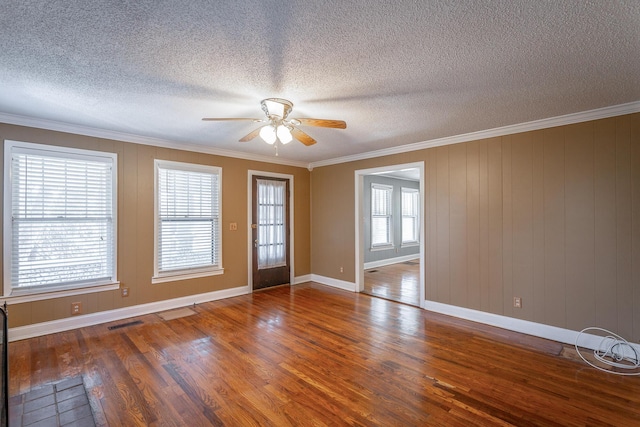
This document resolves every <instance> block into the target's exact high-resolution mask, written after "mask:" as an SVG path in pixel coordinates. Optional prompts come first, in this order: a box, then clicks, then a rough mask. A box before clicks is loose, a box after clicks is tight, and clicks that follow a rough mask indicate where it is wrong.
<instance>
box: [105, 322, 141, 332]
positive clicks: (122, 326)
mask: <svg viewBox="0 0 640 427" xmlns="http://www.w3.org/2000/svg"><path fill="white" fill-rule="evenodd" d="M140 324H142V320H134V321H133V322H127V323H121V324H119V325H113V326H109V327H108V328H107V329H109V330H110V331H112V330H114V329H120V328H126V327H127V326H133V325H140Z"/></svg>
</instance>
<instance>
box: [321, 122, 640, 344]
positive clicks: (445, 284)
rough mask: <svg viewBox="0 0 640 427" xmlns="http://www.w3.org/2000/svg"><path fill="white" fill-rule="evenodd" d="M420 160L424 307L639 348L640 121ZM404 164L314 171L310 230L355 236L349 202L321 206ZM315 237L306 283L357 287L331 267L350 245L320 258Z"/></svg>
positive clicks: (469, 147) (526, 137)
mask: <svg viewBox="0 0 640 427" xmlns="http://www.w3.org/2000/svg"><path fill="white" fill-rule="evenodd" d="M419 160H424V161H425V174H426V181H425V192H426V194H425V204H426V206H425V209H426V215H425V217H426V218H425V223H424V226H425V227H426V228H425V230H426V235H427V242H426V249H425V251H426V253H425V259H424V261H425V262H426V298H427V299H428V300H432V301H437V302H441V303H446V304H452V305H456V306H460V307H466V308H471V309H477V310H482V311H485V312H489V313H496V314H500V315H505V316H510V317H515V318H519V319H525V320H530V321H534V322H538V323H543V324H547V325H552V326H558V327H562V328H568V329H572V330H581V329H582V328H585V327H587V326H599V327H603V328H607V329H611V330H613V331H615V332H617V333H619V334H620V335H622V336H624V337H625V338H627V339H632V340H634V341H636V342H638V341H640V114H631V115H626V116H620V117H614V118H610V119H603V120H597V121H590V122H585V123H579V124H574V125H568V126H561V127H555V128H550V129H545V130H539V131H532V132H525V133H519V134H514V135H508V136H503V137H497V138H493V139H486V140H479V141H473V142H468V143H462V144H455V145H449V146H443V147H438V148H433V149H427V150H422V151H417V152H413V153H412V156H411V161H419ZM405 161H406V153H405V154H403V155H397V156H388V157H385V158H378V159H369V160H364V161H359V162H352V163H346V164H339V165H333V166H327V167H323V168H317V169H315V170H314V171H313V182H312V206H313V211H312V216H313V218H314V219H315V218H316V217H317V216H320V217H322V222H323V224H336V223H345V222H348V223H349V224H353V222H354V219H353V217H354V212H353V203H352V202H351V203H349V204H346V203H345V204H340V206H341V208H342V209H340V210H338V209H332V210H329V209H323V208H322V206H337V205H338V202H339V201H340V200H342V199H349V198H350V197H353V184H352V183H353V179H354V178H353V176H354V173H353V172H354V171H355V170H359V169H367V168H371V167H379V166H386V165H393V164H400V163H403V162H405ZM329 177H344V179H349V180H350V182H347V183H346V184H344V185H343V186H342V187H338V186H337V185H336V183H335V182H333V181H332V178H329ZM328 188H330V189H332V191H326V190H327V189H328ZM336 193H337V194H336ZM351 200H352V199H351ZM318 206H319V207H320V208H317V207H318ZM341 227H342V228H346V227H345V226H344V225H342V226H341ZM319 231H320V230H318V229H317V228H316V227H315V224H314V229H313V232H312V250H313V272H314V273H316V274H319V275H325V276H329V277H334V278H339V279H342V280H351V281H353V280H355V273H354V274H353V275H351V276H349V277H341V276H339V275H337V274H336V273H335V271H337V269H335V267H334V266H335V265H337V264H338V263H339V262H344V259H342V258H341V257H339V258H338V257H336V256H335V255H334V252H335V251H336V250H335V248H336V247H339V248H340V251H341V252H346V253H348V252H352V251H354V238H353V234H348V233H344V232H340V233H336V234H335V235H333V237H334V239H333V241H332V242H331V246H327V245H325V244H318V241H317V234H316V233H317V232H319ZM343 231H346V230H343ZM327 243H328V242H327ZM351 259H353V257H352V258H351ZM350 273H351V271H350ZM514 296H518V297H521V298H522V308H520V309H516V308H514V307H513V297H514Z"/></svg>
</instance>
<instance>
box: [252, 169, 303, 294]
mask: <svg viewBox="0 0 640 427" xmlns="http://www.w3.org/2000/svg"><path fill="white" fill-rule="evenodd" d="M254 175H257V176H266V177H270V178H282V179H286V180H288V181H289V284H292V283H294V284H295V278H296V274H295V256H294V253H295V251H294V249H295V246H294V241H295V239H294V237H295V227H294V225H295V217H294V209H293V207H294V200H295V199H294V197H293V196H294V194H293V193H294V191H293V190H294V187H293V185H294V182H293V181H294V180H293V175H291V174H284V173H277V172H264V171H258V170H253V169H249V170H248V171H247V276H248V277H247V289H248V292H253V240H252V239H253V233H252V231H251V220H252V216H253V215H252V213H253V212H252V210H253V197H252V193H253V187H252V182H253V176H254Z"/></svg>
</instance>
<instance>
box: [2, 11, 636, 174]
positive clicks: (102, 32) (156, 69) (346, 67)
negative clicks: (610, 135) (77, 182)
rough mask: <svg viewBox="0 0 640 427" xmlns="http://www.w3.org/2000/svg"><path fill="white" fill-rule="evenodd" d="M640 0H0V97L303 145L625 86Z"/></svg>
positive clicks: (616, 95) (86, 118)
mask: <svg viewBox="0 0 640 427" xmlns="http://www.w3.org/2000/svg"><path fill="white" fill-rule="evenodd" d="M639 70H640V2H639V1H637V0H631V1H624V0H622V1H615V2H614V1H597V0H596V1H586V0H581V1H556V0H553V1H530V0H505V1H491V0H486V1H455V2H453V1H447V2H440V1H419V0H414V1H410V0H395V1H371V0H367V1H349V2H345V1H342V0H325V1H313V0H294V1H275V0H251V1H237V0H231V1H215V2H212V1H208V0H201V1H195V0H190V1H188V2H184V1H161V0H139V1H130V2H123V1H115V0H100V1H91V0H66V1H62V0H60V1H51V0H49V1H29V0H1V3H0V113H4V114H5V116H7V115H17V116H26V117H30V118H37V119H46V120H52V121H56V122H62V123H68V124H72V125H78V126H86V127H91V128H98V129H105V130H109V131H117V132H123V133H127V134H131V135H136V136H141V137H151V138H158V139H161V140H165V141H173V142H175V143H176V144H177V145H180V144H185V146H192V145H193V144H198V145H202V146H204V147H209V148H211V147H214V148H216V149H226V150H233V151H236V152H244V153H249V154H254V155H255V154H257V155H266V156H273V154H274V153H273V149H272V148H271V147H270V146H268V145H267V144H265V143H264V142H262V141H260V140H259V139H256V140H253V141H251V142H248V143H240V142H238V139H239V138H241V137H242V136H244V135H245V134H247V133H248V132H249V131H251V130H253V129H254V128H255V127H256V124H254V123H251V122H203V121H201V118H202V117H257V118H259V117H262V111H261V110H260V105H259V101H260V100H261V99H263V98H266V97H283V98H287V99H290V100H291V101H293V103H294V108H293V112H292V113H291V117H313V118H326V119H341V120H345V121H346V122H347V125H348V127H347V129H346V130H337V129H324V128H312V127H304V128H303V130H305V131H307V132H308V133H309V134H310V135H311V136H313V137H314V138H315V139H317V140H318V143H317V144H316V145H314V146H311V147H305V146H303V145H302V144H300V143H295V142H294V143H291V144H289V145H287V146H285V147H283V148H281V149H280V157H281V158H283V159H289V160H292V161H299V162H316V161H321V160H326V159H333V158H337V157H341V156H347V155H354V154H359V153H364V152H369V151H373V150H380V149H384V148H389V147H395V146H399V145H405V144H411V143H416V142H421V141H428V140H432V139H436V138H443V137H448V136H453V135H459V134H464V133H468V132H474V131H480V130H485V129H491V128H496V127H501V126H506V125H512V124H517V123H523V122H528V121H532V120H538V119H543V118H548V117H555V116H560V115H565V114H569V113H575V112H581V111H587V110H591V109H596V108H601V107H606V106H611V105H619V104H623V103H628V102H633V101H638V100H640V71H639Z"/></svg>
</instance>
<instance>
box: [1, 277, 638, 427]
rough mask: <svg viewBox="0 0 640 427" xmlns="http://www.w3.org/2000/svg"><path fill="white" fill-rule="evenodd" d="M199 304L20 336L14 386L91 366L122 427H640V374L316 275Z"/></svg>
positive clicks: (101, 401) (18, 389)
mask: <svg viewBox="0 0 640 427" xmlns="http://www.w3.org/2000/svg"><path fill="white" fill-rule="evenodd" d="M194 310H195V311H196V314H195V315H191V316H188V317H182V318H178V319H174V320H169V321H163V320H162V319H161V318H160V317H159V316H158V315H155V314H152V315H146V316H140V317H137V318H134V319H127V320H125V321H120V322H114V323H111V324H103V325H97V326H92V327H87V328H82V329H78V330H74V331H68V332H63V333H57V334H52V335H48V336H44V337H38V338H33V339H28V340H23V341H18V342H14V343H11V344H10V346H9V353H10V394H11V395H15V394H20V393H23V392H25V391H28V390H29V389H30V388H35V387H38V386H41V385H43V384H47V383H51V382H55V381H59V380H61V379H63V378H65V377H73V376H75V375H79V374H80V375H83V376H84V382H85V385H86V388H87V392H88V394H89V400H90V403H91V405H92V408H93V411H94V414H95V417H96V423H97V424H98V425H110V426H134V425H167V426H184V425H188V426H194V427H195V426H207V425H229V426H250V425H256V426H258V425H259V426H269V425H272V426H287V425H314V426H323V425H358V426H364V425H366V426H395V425H399V426H416V425H418V426H422V425H437V426H469V425H496V426H508V425H515V426H532V425H544V426H578V425H614V426H631V425H640V379H639V378H638V377H619V376H614V375H611V374H606V373H603V372H600V371H597V370H595V369H593V368H590V367H588V366H586V365H585V364H584V363H582V362H576V361H574V360H571V359H569V358H565V357H562V356H561V352H562V349H563V346H562V345H560V344H558V343H555V342H551V341H546V340H543V339H539V338H534V337H530V336H526V335H521V334H517V333H513V332H509V331H505V330H501V329H495V328H490V327H487V326H484V325H480V324H475V323H471V322H466V321H462V320H459V319H455V318H451V317H447V316H442V315H438V314H434V313H430V312H427V311H425V310H421V309H419V308H416V307H411V306H408V305H404V304H398V303H395V302H392V301H387V300H383V299H380V298H372V297H370V296H368V295H363V294H356V293H350V292H345V291H340V290H336V289H332V288H328V287H325V286H322V285H318V284H313V283H310V284H304V285H298V286H295V287H292V288H286V287H280V288H275V289H270V290H265V291H262V292H258V293H254V294H252V295H246V296H241V297H236V298H230V299H226V300H221V301H215V302H210V303H206V304H201V305H198V306H196V307H195V308H194ZM135 320H140V321H142V322H143V323H140V324H134V325H131V326H126V327H122V328H119V329H113V330H109V329H108V326H114V325H120V324H124V323H128V322H130V321H135Z"/></svg>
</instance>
